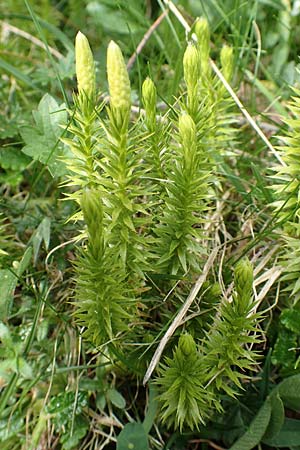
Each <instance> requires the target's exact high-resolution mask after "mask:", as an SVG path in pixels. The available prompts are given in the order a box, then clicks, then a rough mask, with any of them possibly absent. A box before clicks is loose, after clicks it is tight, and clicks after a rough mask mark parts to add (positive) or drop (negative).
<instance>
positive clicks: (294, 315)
mask: <svg viewBox="0 0 300 450" xmlns="http://www.w3.org/2000/svg"><path fill="white" fill-rule="evenodd" d="M280 322H281V323H282V324H283V325H284V326H285V327H286V328H288V329H289V330H291V331H294V332H295V333H297V334H300V311H298V310H296V309H284V310H283V311H282V313H281V315H280Z"/></svg>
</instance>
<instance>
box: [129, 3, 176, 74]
mask: <svg viewBox="0 0 300 450" xmlns="http://www.w3.org/2000/svg"><path fill="white" fill-rule="evenodd" d="M168 12H169V11H168V10H165V11H163V13H162V14H161V15H160V16H159V17H158V18H157V19H156V21H155V22H153V24H152V25H151V27H150V28H149V29H148V30H147V31H146V33H145V34H144V36H143V38H142V40H141V42H140V43H139V45H138V46H137V48H136V50H135V52H134V53H133V54H132V55H131V57H130V58H129V60H128V62H127V69H128V70H130V69H131V68H132V66H133V65H134V63H135V60H136V58H137V55H139V54H140V53H141V51H142V50H143V48H144V47H145V45H146V43H147V41H148V39H149V38H150V36H151V34H152V33H153V32H154V31H155V30H156V28H157V27H158V26H159V25H160V23H161V22H162V21H163V20H164V18H165V17H166V16H167V14H168Z"/></svg>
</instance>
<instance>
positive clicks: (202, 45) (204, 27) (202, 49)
mask: <svg viewBox="0 0 300 450" xmlns="http://www.w3.org/2000/svg"><path fill="white" fill-rule="evenodd" d="M194 32H195V34H196V36H197V48H198V51H199V56H200V67H201V78H202V79H205V78H206V77H207V76H208V75H209V74H210V71H211V69H210V64H209V54H210V29H209V23H208V21H207V19H205V18H204V17H200V18H198V19H197V20H196V23H195V24H194Z"/></svg>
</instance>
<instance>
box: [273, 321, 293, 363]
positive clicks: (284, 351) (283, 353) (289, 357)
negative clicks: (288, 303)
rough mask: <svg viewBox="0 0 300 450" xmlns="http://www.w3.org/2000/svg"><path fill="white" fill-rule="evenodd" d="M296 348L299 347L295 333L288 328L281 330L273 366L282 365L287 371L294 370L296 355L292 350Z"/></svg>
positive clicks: (274, 353)
mask: <svg viewBox="0 0 300 450" xmlns="http://www.w3.org/2000/svg"><path fill="white" fill-rule="evenodd" d="M295 347H297V339H296V336H295V333H293V332H292V331H290V330H288V329H286V328H281V329H280V331H279V334H278V337H277V340H276V343H275V346H274V350H273V353H272V357H271V361H272V364H274V365H281V366H283V367H285V368H287V369H293V368H294V365H295V359H296V355H295V352H293V350H291V349H293V348H295Z"/></svg>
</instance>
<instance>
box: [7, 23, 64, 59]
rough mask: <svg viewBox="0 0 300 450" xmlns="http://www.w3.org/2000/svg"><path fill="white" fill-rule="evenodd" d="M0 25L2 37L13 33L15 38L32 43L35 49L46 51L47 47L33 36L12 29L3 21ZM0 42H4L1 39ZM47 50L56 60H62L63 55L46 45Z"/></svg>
mask: <svg viewBox="0 0 300 450" xmlns="http://www.w3.org/2000/svg"><path fill="white" fill-rule="evenodd" d="M1 24H2V35H3V36H5V35H6V34H7V33H14V34H16V35H17V36H21V37H23V38H24V39H27V40H28V41H30V42H32V43H33V44H34V45H36V46H37V47H41V48H43V49H44V50H47V46H46V45H45V44H44V42H42V41H41V40H40V39H38V38H36V37H35V36H32V34H30V33H27V32H26V31H23V30H20V28H17V27H14V26H13V25H10V24H9V23H7V22H4V21H3V20H2V21H1ZM1 40H4V38H3V37H2V39H1ZM48 49H49V52H50V53H51V54H52V55H53V56H55V57H56V58H57V59H62V58H63V55H62V54H61V53H60V52H59V51H57V50H55V48H52V47H49V45H48Z"/></svg>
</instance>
